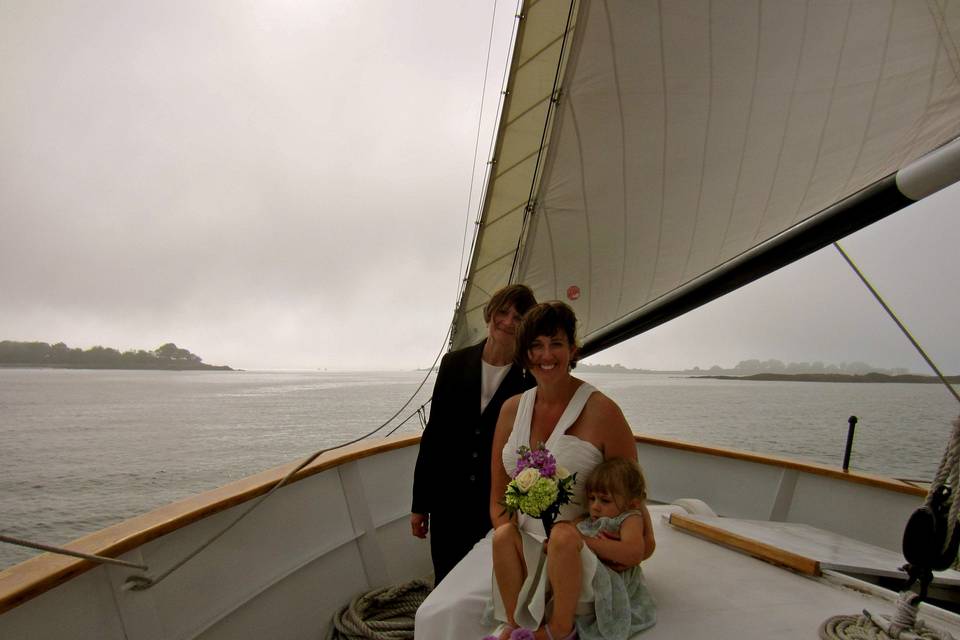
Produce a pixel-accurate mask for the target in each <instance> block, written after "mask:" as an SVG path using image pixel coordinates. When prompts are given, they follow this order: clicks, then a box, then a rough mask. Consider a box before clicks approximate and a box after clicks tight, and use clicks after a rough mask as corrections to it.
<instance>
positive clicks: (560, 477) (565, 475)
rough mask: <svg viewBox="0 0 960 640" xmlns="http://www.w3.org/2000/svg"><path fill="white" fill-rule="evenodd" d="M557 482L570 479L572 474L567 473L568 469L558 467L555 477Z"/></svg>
mask: <svg viewBox="0 0 960 640" xmlns="http://www.w3.org/2000/svg"><path fill="white" fill-rule="evenodd" d="M554 477H555V478H556V479H557V480H563V479H564V478H569V477H570V472H569V471H567V468H566V467H561V466H560V465H557V473H556V474H555V475H554Z"/></svg>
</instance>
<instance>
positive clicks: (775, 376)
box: [687, 373, 960, 384]
mask: <svg viewBox="0 0 960 640" xmlns="http://www.w3.org/2000/svg"><path fill="white" fill-rule="evenodd" d="M687 377H688V378H698V379H704V378H705V379H710V380H746V381H754V382H757V381H759V382H859V383H865V382H866V383H877V382H879V383H883V382H899V383H903V382H907V383H912V384H930V383H935V382H940V378H938V377H936V376H920V375H915V374H904V375H895V376H891V375H887V374H885V373H867V374H863V375H857V374H849V373H755V374H753V375H749V376H687ZM945 377H946V379H947V382H949V383H950V384H960V376H945Z"/></svg>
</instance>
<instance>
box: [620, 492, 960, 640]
mask: <svg viewBox="0 0 960 640" xmlns="http://www.w3.org/2000/svg"><path fill="white" fill-rule="evenodd" d="M671 511H675V512H680V513H682V510H680V509H679V508H678V507H670V506H654V507H651V515H653V519H654V530H655V532H656V536H657V550H656V553H655V554H654V556H653V557H652V558H651V559H650V560H648V561H647V562H645V563H644V569H643V571H644V574H645V576H646V579H647V586H648V587H649V589H650V592H651V593H652V594H653V597H654V599H655V600H656V603H657V624H656V626H655V627H654V628H653V629H651V630H649V631H647V632H645V633H643V634H641V635H640V636H637V637H638V638H642V639H644V640H654V639H657V638H716V639H724V638H730V639H731V640H733V639H738V640H739V639H743V638H758V639H760V638H763V639H765V640H767V639H769V638H771V637H779V638H816V637H817V630H818V627H819V625H820V624H821V623H822V622H823V621H824V620H826V619H827V618H830V617H832V616H835V615H851V614H858V613H860V612H861V611H862V610H863V609H865V608H866V609H869V610H870V611H871V612H874V613H880V614H884V615H889V614H890V613H891V612H892V611H893V605H892V603H891V602H887V601H884V600H882V599H880V598H877V597H873V596H868V595H866V594H864V593H861V592H858V591H854V590H852V589H848V588H842V587H840V586H838V585H836V584H833V583H831V581H829V580H827V579H824V578H808V577H805V576H802V575H799V574H796V573H794V572H792V571H789V570H787V569H782V568H780V567H776V566H774V565H771V564H768V563H766V562H763V561H761V560H758V559H756V558H753V557H750V556H748V555H746V554H743V553H740V552H737V551H733V550H731V549H727V548H725V547H722V546H720V545H717V544H715V543H712V542H709V541H707V540H703V539H700V538H698V537H695V536H693V535H690V534H688V533H685V532H683V531H680V530H678V529H674V528H673V527H671V526H670V525H669V524H667V523H666V522H664V521H663V516H664V514H669V513H670V512H671ZM921 616H922V617H924V619H926V620H927V621H928V622H929V623H930V624H934V625H935V626H939V627H940V628H945V629H948V630H949V631H950V633H952V634H953V635H954V636H958V637H960V618H957V616H954V615H953V614H949V613H944V616H945V618H946V620H941V619H940V617H939V616H938V617H937V618H931V617H928V616H927V615H924V614H921Z"/></svg>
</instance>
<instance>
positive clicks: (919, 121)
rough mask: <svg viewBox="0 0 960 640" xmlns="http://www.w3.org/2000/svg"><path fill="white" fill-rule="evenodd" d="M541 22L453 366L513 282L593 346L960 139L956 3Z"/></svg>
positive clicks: (738, 0)
mask: <svg viewBox="0 0 960 640" xmlns="http://www.w3.org/2000/svg"><path fill="white" fill-rule="evenodd" d="M527 4H528V6H526V7H525V8H524V10H523V16H524V17H523V20H522V21H521V28H520V30H519V32H518V41H517V45H516V50H515V55H514V60H513V70H512V73H511V78H512V84H511V85H510V86H509V87H508V90H509V100H508V101H507V102H506V104H505V107H504V113H503V116H502V120H501V131H500V133H499V138H498V142H497V147H496V157H495V164H494V171H493V172H492V175H491V180H490V184H489V187H488V192H487V197H486V199H485V203H484V209H483V211H482V218H481V224H480V227H479V231H478V237H477V239H476V248H475V253H474V257H473V261H472V263H471V265H470V270H469V273H468V278H467V282H466V285H465V289H464V292H463V295H462V298H461V301H460V305H459V308H458V313H457V318H456V325H455V331H454V338H453V345H454V347H458V346H462V345H465V344H469V343H472V342H475V341H476V340H478V339H479V338H480V337H482V335H483V331H484V328H483V317H482V308H483V305H484V304H485V302H486V301H487V299H488V298H489V295H490V293H491V292H493V291H495V290H496V289H497V288H498V287H500V286H503V285H504V284H507V283H508V282H511V281H512V282H523V283H526V284H528V285H530V286H531V287H532V288H533V289H534V291H535V293H536V295H537V298H538V299H562V300H565V301H567V302H568V303H570V304H571V305H572V306H573V307H574V309H575V310H576V312H577V316H578V318H579V319H580V321H581V326H580V334H581V337H582V338H583V339H584V340H585V341H589V340H590V339H591V338H592V337H595V336H597V335H598V334H599V333H600V332H602V331H604V330H605V329H609V328H610V327H611V326H613V325H615V324H616V323H618V322H621V321H622V320H623V319H624V318H626V317H627V316H629V315H630V314H635V313H636V312H637V310H642V309H644V308H646V307H648V306H650V305H651V304H653V303H655V302H656V301H658V300H661V299H663V298H664V297H665V296H670V295H672V293H673V292H675V291H677V290H678V289H679V288H681V287H684V286H690V283H696V282H697V281H698V279H701V278H702V277H703V276H704V275H705V274H710V273H711V272H712V271H715V270H716V269H718V268H720V267H721V266H722V265H725V264H727V263H729V262H730V261H731V260H735V259H737V258H738V257H740V256H743V255H744V254H745V252H749V251H751V250H752V249H753V248H754V247H757V246H758V245H761V244H763V243H764V242H766V241H768V240H770V239H771V238H774V237H776V236H778V234H782V233H783V232H784V231H786V230H790V229H791V228H794V227H796V226H797V225H799V224H801V223H803V222H804V221H809V220H810V219H811V218H812V217H815V216H817V215H818V214H819V213H820V212H823V211H824V210H827V209H828V208H829V207H831V206H832V205H834V204H835V203H837V202H839V201H842V200H843V199H844V198H847V197H848V196H851V195H853V194H856V193H858V192H860V191H861V190H863V189H864V188H866V187H869V186H870V185H873V184H875V183H876V182H877V181H878V180H880V179H882V178H885V177H887V176H890V175H891V174H894V173H895V172H896V171H897V170H899V169H900V168H902V167H904V166H906V165H908V164H909V163H910V162H912V161H914V160H916V159H917V158H919V157H921V156H923V155H924V154H926V153H928V152H929V151H931V150H933V149H936V148H938V147H940V146H941V145H943V144H944V143H945V142H947V141H950V140H951V139H953V138H955V137H956V136H957V135H958V133H960V94H958V73H960V52H958V49H957V46H956V44H955V42H956V39H957V36H958V34H960V7H958V3H957V2H951V1H949V0H937V1H933V2H928V1H927V0H896V1H885V2H883V1H876V0H870V1H837V0H807V1H804V2H801V1H797V0H772V1H762V2H761V1H756V2H743V1H742V0H726V1H718V0H713V1H707V0H670V1H669V2H657V1H654V0H646V1H636V0H582V1H581V2H573V4H572V6H571V3H570V2H569V1H568V0H541V1H540V2H530V3H527ZM565 34H566V37H564V36H565ZM555 78H556V86H554V79H555ZM552 96H554V97H556V101H555V109H550V110H548V107H549V106H550V105H551V104H554V103H553V102H551V97H552ZM541 143H542V144H541ZM846 232H849V230H848V231H846ZM795 257H799V256H795ZM741 284H742V283H741Z"/></svg>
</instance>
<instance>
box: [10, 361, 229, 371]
mask: <svg viewBox="0 0 960 640" xmlns="http://www.w3.org/2000/svg"><path fill="white" fill-rule="evenodd" d="M0 369H95V370H97V371H237V369H234V368H233V367H228V366H227V365H213V364H201V365H200V366H155V367H118V366H111V365H100V366H98V365H94V364H37V363H33V362H22V363H18V362H0Z"/></svg>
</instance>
